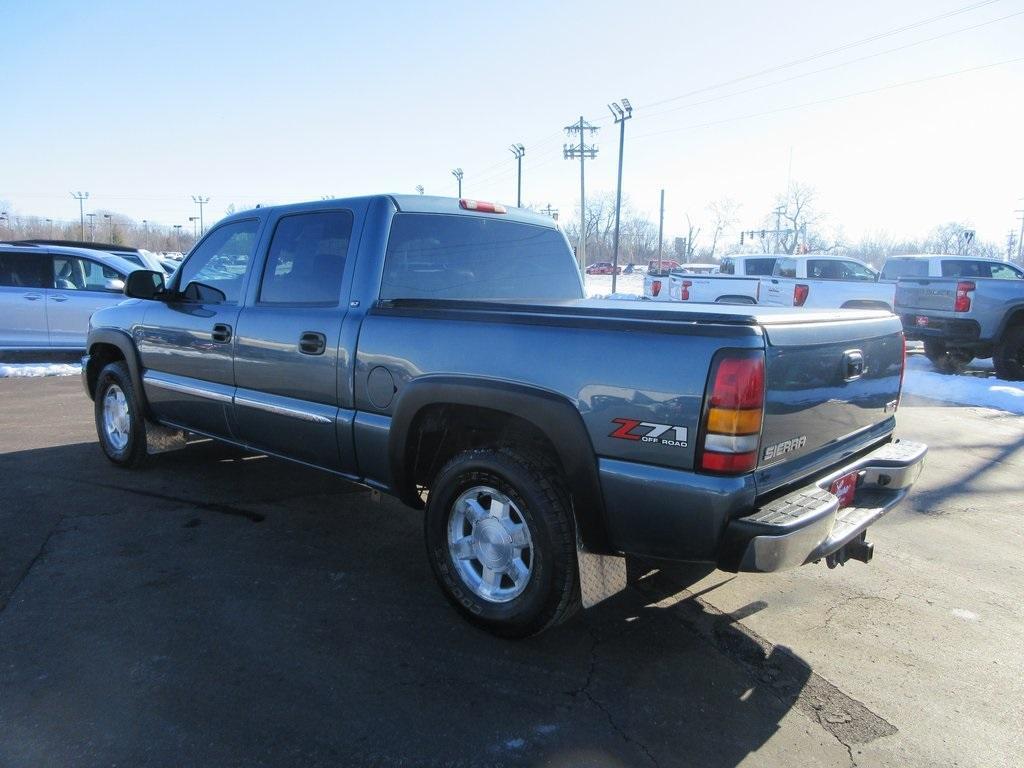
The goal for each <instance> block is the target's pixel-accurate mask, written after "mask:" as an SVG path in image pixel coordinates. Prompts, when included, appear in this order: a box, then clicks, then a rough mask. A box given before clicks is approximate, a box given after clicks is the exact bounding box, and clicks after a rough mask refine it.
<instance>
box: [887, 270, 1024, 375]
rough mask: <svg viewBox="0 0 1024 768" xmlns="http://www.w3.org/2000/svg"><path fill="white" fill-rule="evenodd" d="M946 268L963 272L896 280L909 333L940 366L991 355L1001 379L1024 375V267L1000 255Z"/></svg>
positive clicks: (947, 368) (951, 368)
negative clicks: (1009, 261)
mask: <svg viewBox="0 0 1024 768" xmlns="http://www.w3.org/2000/svg"><path fill="white" fill-rule="evenodd" d="M944 266H945V265H944ZM946 269H947V271H952V270H954V269H956V270H958V271H960V272H961V274H960V275H958V276H955V277H903V278H900V280H899V282H898V283H897V284H896V312H897V314H899V316H900V319H901V320H902V321H903V329H904V333H905V334H906V336H907V338H908V339H919V340H921V341H923V342H924V351H925V354H926V355H927V356H928V359H929V360H931V361H932V363H933V364H934V365H935V367H936V368H938V369H939V370H940V371H943V372H946V373H957V372H959V371H961V370H963V369H964V368H965V367H966V366H967V364H968V363H970V362H971V360H973V359H974V358H976V357H978V358H988V357H991V358H992V362H993V364H994V365H995V369H996V373H997V374H998V375H999V376H1000V377H1001V378H1004V379H1010V380H1012V381H1021V380H1024V271H1022V270H1021V269H1020V268H1019V267H1017V266H1015V265H1013V264H1007V263H1005V262H1000V261H995V260H984V261H981V260H965V262H964V263H961V264H958V263H950V264H949V265H948V266H946Z"/></svg>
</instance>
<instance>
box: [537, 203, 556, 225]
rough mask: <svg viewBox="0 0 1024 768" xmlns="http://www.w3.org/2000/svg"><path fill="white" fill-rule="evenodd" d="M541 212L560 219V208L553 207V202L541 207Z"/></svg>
mask: <svg viewBox="0 0 1024 768" xmlns="http://www.w3.org/2000/svg"><path fill="white" fill-rule="evenodd" d="M540 213H543V214H544V215H545V216H550V217H551V218H552V219H554V220H555V221H558V209H557V208H552V207H551V203H548V204H547V206H546V207H544V208H541V209H540Z"/></svg>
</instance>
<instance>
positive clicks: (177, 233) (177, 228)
mask: <svg viewBox="0 0 1024 768" xmlns="http://www.w3.org/2000/svg"><path fill="white" fill-rule="evenodd" d="M174 250H176V251H180V250H181V224H175V225H174Z"/></svg>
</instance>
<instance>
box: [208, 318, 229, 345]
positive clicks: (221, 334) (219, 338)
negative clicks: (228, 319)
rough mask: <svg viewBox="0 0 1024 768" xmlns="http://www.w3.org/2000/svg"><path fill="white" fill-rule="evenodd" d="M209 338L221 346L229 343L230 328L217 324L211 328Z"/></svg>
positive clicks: (223, 324)
mask: <svg viewBox="0 0 1024 768" xmlns="http://www.w3.org/2000/svg"><path fill="white" fill-rule="evenodd" d="M210 338H212V339H213V340H214V341H216V342H220V343H221V344H224V343H226V342H229V341H231V326H230V325H228V324H227V323H217V324H216V325H214V326H213V333H211V334H210Z"/></svg>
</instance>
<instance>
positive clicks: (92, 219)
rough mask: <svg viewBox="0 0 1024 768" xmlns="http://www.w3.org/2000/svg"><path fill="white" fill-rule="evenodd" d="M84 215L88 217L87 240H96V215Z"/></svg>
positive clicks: (83, 237) (83, 236)
mask: <svg viewBox="0 0 1024 768" xmlns="http://www.w3.org/2000/svg"><path fill="white" fill-rule="evenodd" d="M85 215H86V216H88V217H89V240H90V241H94V240H95V239H96V214H95V213H87V214H85ZM82 239H83V240H85V235H84V234H83V235H82Z"/></svg>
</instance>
